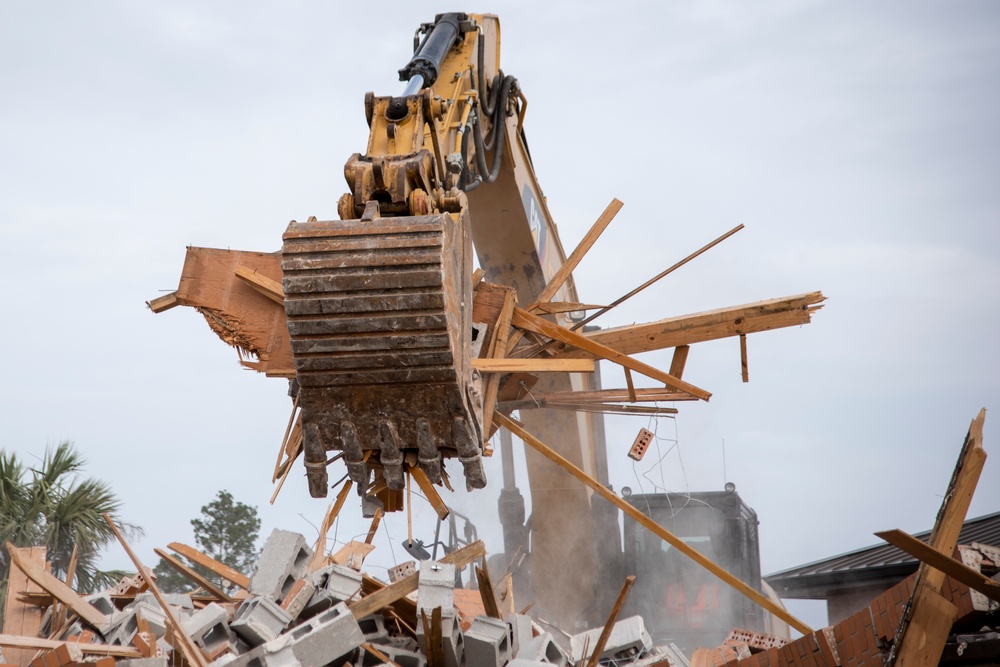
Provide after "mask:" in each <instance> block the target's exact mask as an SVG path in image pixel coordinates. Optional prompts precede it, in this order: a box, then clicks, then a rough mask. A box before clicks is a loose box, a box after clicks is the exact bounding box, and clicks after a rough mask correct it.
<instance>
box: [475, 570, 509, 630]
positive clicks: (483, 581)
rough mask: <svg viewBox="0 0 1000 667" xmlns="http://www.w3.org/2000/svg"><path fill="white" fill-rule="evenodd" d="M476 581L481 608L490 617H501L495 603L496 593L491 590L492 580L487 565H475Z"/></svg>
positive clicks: (498, 606)
mask: <svg viewBox="0 0 1000 667" xmlns="http://www.w3.org/2000/svg"><path fill="white" fill-rule="evenodd" d="M476 581H477V582H478V583H479V597H481V598H482V600H483V609H484V610H485V611H486V615H487V616H489V617H490V618H499V619H503V615H501V614H500V605H499V604H497V594H496V591H495V590H493V581H492V580H491V579H490V571H489V569H488V568H487V567H485V566H484V567H478V566H477V567H476Z"/></svg>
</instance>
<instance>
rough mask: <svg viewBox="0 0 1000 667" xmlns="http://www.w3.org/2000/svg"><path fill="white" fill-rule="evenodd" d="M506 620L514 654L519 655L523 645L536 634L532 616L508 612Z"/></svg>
mask: <svg viewBox="0 0 1000 667" xmlns="http://www.w3.org/2000/svg"><path fill="white" fill-rule="evenodd" d="M504 620H505V621H506V622H507V626H508V627H509V628H510V638H511V651H512V655H514V656H517V655H518V654H519V652H520V650H521V646H522V645H524V643H525V642H528V641H531V639H532V638H533V637H534V636H535V633H534V632H533V629H532V621H531V617H530V616H526V615H524V614H508V615H507V618H505V619H504Z"/></svg>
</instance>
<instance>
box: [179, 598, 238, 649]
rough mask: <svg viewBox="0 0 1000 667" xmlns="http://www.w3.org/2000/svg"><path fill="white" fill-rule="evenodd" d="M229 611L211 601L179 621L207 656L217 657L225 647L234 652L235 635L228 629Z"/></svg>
mask: <svg viewBox="0 0 1000 667" xmlns="http://www.w3.org/2000/svg"><path fill="white" fill-rule="evenodd" d="M228 621H229V612H227V611H226V610H225V609H224V608H223V607H222V606H221V605H218V604H216V603H214V602H213V603H212V604H210V605H208V606H207V607H205V608H204V609H202V610H200V611H198V612H197V613H195V614H193V615H192V616H191V617H189V618H186V619H184V620H183V621H181V629H182V630H184V632H185V633H186V634H187V635H188V636H189V637H190V638H191V641H193V642H194V643H195V644H197V645H198V646H199V647H201V649H202V650H203V651H205V653H206V654H208V655H209V656H215V657H218V656H219V655H221V653H222V652H224V651H225V650H226V649H227V648H229V649H230V650H232V651H233V652H235V650H236V635H234V634H233V632H232V630H230V629H229V623H228Z"/></svg>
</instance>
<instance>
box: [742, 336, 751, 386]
mask: <svg viewBox="0 0 1000 667" xmlns="http://www.w3.org/2000/svg"><path fill="white" fill-rule="evenodd" d="M740 375H741V376H742V377H743V381H744V382H749V381H750V369H749V367H748V366H747V335H746V334H740Z"/></svg>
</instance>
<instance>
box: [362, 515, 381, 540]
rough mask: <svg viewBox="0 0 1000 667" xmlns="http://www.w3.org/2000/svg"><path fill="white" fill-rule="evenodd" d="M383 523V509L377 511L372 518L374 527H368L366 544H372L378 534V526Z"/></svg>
mask: <svg viewBox="0 0 1000 667" xmlns="http://www.w3.org/2000/svg"><path fill="white" fill-rule="evenodd" d="M380 523H382V508H381V507H378V508H376V509H375V516H373V517H372V525H370V526H369V527H368V535H367V536H366V537H365V544H371V543H372V540H374V539H375V533H377V532H378V525H379V524H380Z"/></svg>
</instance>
